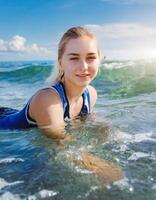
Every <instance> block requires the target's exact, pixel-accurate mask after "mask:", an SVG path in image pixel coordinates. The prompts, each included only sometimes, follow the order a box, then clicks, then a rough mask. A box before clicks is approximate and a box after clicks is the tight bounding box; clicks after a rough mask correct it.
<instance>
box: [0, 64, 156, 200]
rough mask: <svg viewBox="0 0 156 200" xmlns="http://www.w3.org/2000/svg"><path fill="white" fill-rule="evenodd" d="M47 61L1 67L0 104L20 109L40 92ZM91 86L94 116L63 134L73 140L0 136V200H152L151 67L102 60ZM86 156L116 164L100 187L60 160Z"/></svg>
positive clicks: (154, 79)
mask: <svg viewBox="0 0 156 200" xmlns="http://www.w3.org/2000/svg"><path fill="white" fill-rule="evenodd" d="M53 64H54V63H53V62H38V61H34V62H1V63H0V105H1V106H7V107H11V108H15V109H20V108H22V107H23V106H24V105H25V103H26V102H27V101H28V99H29V98H30V97H31V95H32V94H33V93H34V92H35V91H37V90H38V89H39V88H42V87H46V86H47V83H46V81H45V80H46V78H47V77H48V76H49V75H50V72H51V69H52V68H53ZM93 85H94V86H95V87H96V89H97V92H98V100H97V104H96V106H95V109H94V114H93V115H91V116H89V117H88V118H87V119H86V120H85V121H81V120H76V121H74V122H71V123H70V124H68V126H67V127H66V131H67V132H68V133H69V134H70V135H72V136H73V137H74V138H75V140H73V141H71V142H68V143H67V144H66V145H65V146H64V147H60V145H58V144H57V143H56V142H55V141H53V140H51V139H49V138H47V137H46V136H44V135H43V134H42V133H41V132H40V130H39V129H37V128H35V129H29V130H13V131H11V130H10V131H9V130H5V131H4V130H0V199H28V200H31V199H33V200H34V199H56V200H57V199H59V200H76V199H80V200H103V199H105V200H112V199H113V200H122V199H123V200H129V199H133V200H155V199H156V134H155V133H156V123H155V119H156V62H155V61H150V60H148V61H106V62H105V63H103V64H102V65H101V67H100V71H99V74H98V76H97V78H96V79H95V80H94V81H93ZM78 149H81V150H84V151H87V152H90V153H92V154H93V155H96V156H97V157H100V158H101V159H104V160H107V161H110V162H112V163H114V164H115V165H118V166H119V167H120V169H121V170H122V172H123V177H122V178H121V179H120V180H118V181H114V182H113V183H110V184H107V185H106V186H103V185H101V183H100V182H99V181H98V179H96V176H95V174H94V173H92V172H91V171H89V170H86V169H85V168H84V167H82V166H79V165H77V164H76V163H73V162H72V161H70V160H68V159H67V156H66V155H68V154H76V155H77V156H79V155H78V154H79V152H78V151H77V150H78Z"/></svg>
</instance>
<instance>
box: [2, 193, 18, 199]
mask: <svg viewBox="0 0 156 200" xmlns="http://www.w3.org/2000/svg"><path fill="white" fill-rule="evenodd" d="M0 199H1V200H21V198H20V197H19V196H18V195H14V194H12V193H10V192H5V193H4V194H3V195H1V196H0Z"/></svg>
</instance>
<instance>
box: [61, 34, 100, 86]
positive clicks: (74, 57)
mask: <svg viewBox="0 0 156 200" xmlns="http://www.w3.org/2000/svg"><path fill="white" fill-rule="evenodd" d="M99 64H100V58H99V55H98V49H97V42H96V40H95V39H92V38H90V37H87V36H83V37H79V38H77V39H70V40H69V41H68V43H67V44H66V47H65V52H64V54H63V55H62V58H61V59H60V60H59V66H60V68H61V70H63V71H64V78H65V82H67V81H68V82H69V81H70V83H72V84H74V85H76V86H79V87H85V86H87V85H88V84H89V83H90V82H91V81H92V80H93V79H94V78H95V76H96V75H97V72H98V67H99Z"/></svg>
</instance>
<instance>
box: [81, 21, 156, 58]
mask: <svg viewBox="0 0 156 200" xmlns="http://www.w3.org/2000/svg"><path fill="white" fill-rule="evenodd" d="M85 27H86V28H88V29H89V30H91V31H92V32H93V33H95V35H96V36H97V38H98V40H99V43H100V46H101V48H102V51H103V52H104V54H105V55H106V57H109V58H113V59H126V58H127V59H129V58H134V59H135V58H137V59H139V58H140V59H142V58H156V27H155V26H147V25H143V24H139V23H112V24H103V25H96V24H89V25H85Z"/></svg>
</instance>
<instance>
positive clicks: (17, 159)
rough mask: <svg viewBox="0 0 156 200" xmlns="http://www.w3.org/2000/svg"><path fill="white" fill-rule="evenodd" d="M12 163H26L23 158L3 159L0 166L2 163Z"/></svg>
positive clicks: (0, 160)
mask: <svg viewBox="0 0 156 200" xmlns="http://www.w3.org/2000/svg"><path fill="white" fill-rule="evenodd" d="M12 162H24V160H23V159H22V158H3V159H0V164H2V163H5V164H6V163H12Z"/></svg>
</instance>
